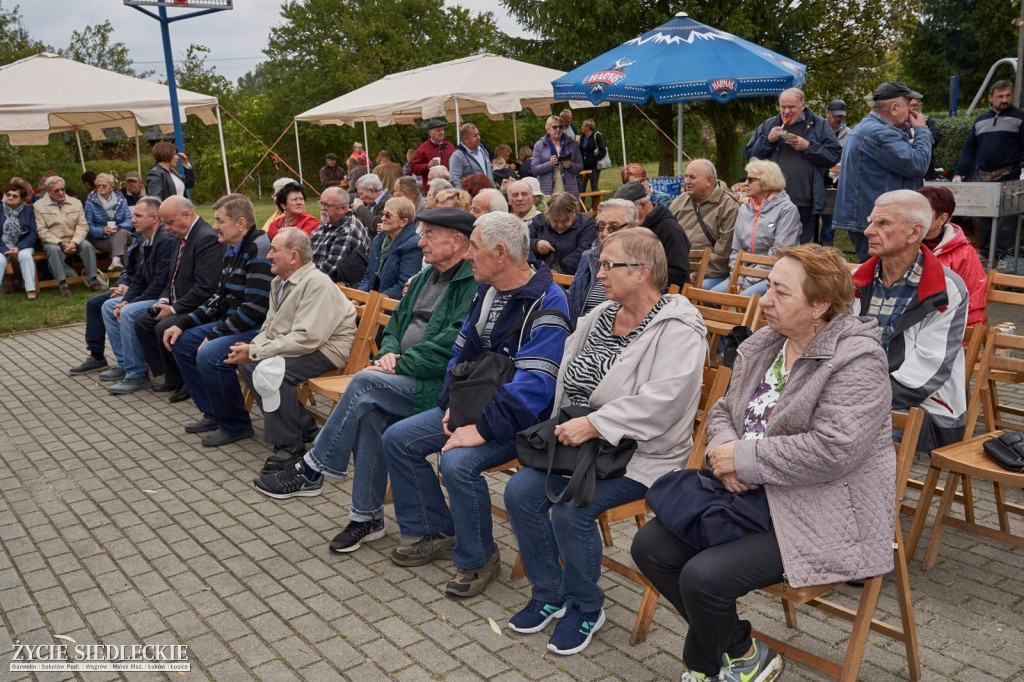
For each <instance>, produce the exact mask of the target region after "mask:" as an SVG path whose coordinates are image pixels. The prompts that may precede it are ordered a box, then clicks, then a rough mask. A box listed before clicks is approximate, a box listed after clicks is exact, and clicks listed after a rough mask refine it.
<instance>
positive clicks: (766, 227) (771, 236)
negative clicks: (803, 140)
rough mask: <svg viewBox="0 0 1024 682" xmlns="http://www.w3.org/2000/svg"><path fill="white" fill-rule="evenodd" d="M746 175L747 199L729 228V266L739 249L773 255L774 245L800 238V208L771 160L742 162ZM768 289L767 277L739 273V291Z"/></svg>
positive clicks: (746, 293)
mask: <svg viewBox="0 0 1024 682" xmlns="http://www.w3.org/2000/svg"><path fill="white" fill-rule="evenodd" d="M746 171H747V177H746V179H745V180H744V183H743V187H744V188H745V189H746V195H747V202H746V203H745V204H743V205H742V206H740V212H739V214H738V215H737V216H736V226H735V227H734V228H733V232H732V255H730V256H729V268H730V269H731V268H733V267H735V265H736V254H738V253H739V252H740V251H746V252H747V253H755V254H758V255H760V256H774V255H775V249H777V248H779V247H782V246H792V245H794V244H796V243H797V242H798V241H799V239H800V230H801V229H802V225H803V224H802V223H801V222H800V210H799V209H798V208H797V207H796V205H795V204H794V203H793V202H792V201H790V200H789V195H788V194H786V178H785V177H784V176H783V175H782V169H781V168H780V167H779V164H777V163H775V162H774V161H765V160H764V159H753V160H752V161H751V162H750V163H748V164H747V166H746ZM728 288H729V280H728V279H726V280H724V281H723V282H722V283H720V284H718V285H717V286H715V287H713V288H712V289H711V290H712V291H726V290H727V289H728ZM767 290H768V280H767V279H756V278H752V277H741V278H740V280H739V292H737V293H741V294H743V295H744V296H752V295H753V294H763V293H764V292H765V291H767Z"/></svg>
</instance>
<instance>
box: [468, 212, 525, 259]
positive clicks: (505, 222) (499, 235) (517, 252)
mask: <svg viewBox="0 0 1024 682" xmlns="http://www.w3.org/2000/svg"><path fill="white" fill-rule="evenodd" d="M473 225H474V226H476V227H479V228H480V241H481V242H482V243H483V245H484V248H486V249H492V250H493V249H496V248H498V244H504V245H505V250H506V251H507V252H508V257H509V260H511V261H512V262H513V263H525V262H526V259H527V258H528V257H529V254H530V230H529V228H527V226H526V223H524V222H523V221H522V220H520V219H519V218H517V217H515V216H514V215H512V214H511V213H485V214H483V215H482V216H480V217H479V218H477V219H476V222H474V223H473Z"/></svg>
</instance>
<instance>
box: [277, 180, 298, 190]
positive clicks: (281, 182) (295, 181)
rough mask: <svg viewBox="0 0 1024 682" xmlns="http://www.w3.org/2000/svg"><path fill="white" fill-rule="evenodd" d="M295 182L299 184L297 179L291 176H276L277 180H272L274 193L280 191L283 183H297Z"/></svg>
mask: <svg viewBox="0 0 1024 682" xmlns="http://www.w3.org/2000/svg"><path fill="white" fill-rule="evenodd" d="M297 184H299V181H298V180H293V179H292V178H278V179H277V180H274V194H277V193H278V192H280V191H281V188H283V187H284V186H285V185H297Z"/></svg>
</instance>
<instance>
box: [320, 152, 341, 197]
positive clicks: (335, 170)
mask: <svg viewBox="0 0 1024 682" xmlns="http://www.w3.org/2000/svg"><path fill="white" fill-rule="evenodd" d="M344 179H345V169H344V168H339V167H338V155H337V154H328V155H327V160H326V161H325V162H324V167H323V168H321V169H320V191H321V192H323V191H324V190H325V189H327V188H328V187H339V186H341V181H342V180H344Z"/></svg>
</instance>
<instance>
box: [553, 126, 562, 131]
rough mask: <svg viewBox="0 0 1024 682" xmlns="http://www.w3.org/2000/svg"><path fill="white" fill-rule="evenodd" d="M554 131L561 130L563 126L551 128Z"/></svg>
mask: <svg viewBox="0 0 1024 682" xmlns="http://www.w3.org/2000/svg"><path fill="white" fill-rule="evenodd" d="M551 129H552V130H561V129H562V126H551Z"/></svg>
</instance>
